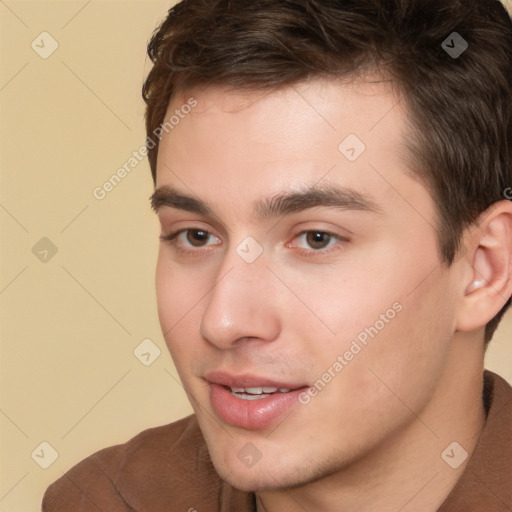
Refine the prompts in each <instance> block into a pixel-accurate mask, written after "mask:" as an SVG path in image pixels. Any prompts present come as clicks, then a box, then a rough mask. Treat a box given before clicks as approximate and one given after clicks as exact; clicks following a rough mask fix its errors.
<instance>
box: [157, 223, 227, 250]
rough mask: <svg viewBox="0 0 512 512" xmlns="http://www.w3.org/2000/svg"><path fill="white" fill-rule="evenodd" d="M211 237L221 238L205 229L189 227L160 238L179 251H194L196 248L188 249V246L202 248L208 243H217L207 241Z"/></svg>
mask: <svg viewBox="0 0 512 512" xmlns="http://www.w3.org/2000/svg"><path fill="white" fill-rule="evenodd" d="M211 238H215V239H216V240H219V239H218V238H217V237H216V236H214V235H212V234H211V233H210V232H209V231H206V230H205V229H197V228H196V229H193V228H187V229H180V230H179V231H175V232H174V233H171V234H169V235H165V236H164V235H162V236H161V237H160V240H164V241H166V242H168V243H169V244H171V245H172V246H174V247H175V248H176V249H177V250H179V251H184V252H192V251H193V250H194V249H192V250H188V249H187V248H201V247H206V246H208V245H216V244H208V243H207V242H208V241H209V240H210V239H211ZM184 247H185V248H184Z"/></svg>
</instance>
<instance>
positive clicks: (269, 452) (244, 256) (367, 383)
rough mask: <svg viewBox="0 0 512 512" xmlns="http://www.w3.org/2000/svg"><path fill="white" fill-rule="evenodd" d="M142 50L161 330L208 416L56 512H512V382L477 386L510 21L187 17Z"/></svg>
mask: <svg viewBox="0 0 512 512" xmlns="http://www.w3.org/2000/svg"><path fill="white" fill-rule="evenodd" d="M149 55H150V57H151V58H152V61H153V68H152V70H151V72H150V74H149V76H148V78H147V81H146V83H145V86H144V98H145V100H146V102H147V116H146V120H147V132H148V137H149V138H148V148H149V161H150V165H151V170H152V173H153V179H154V182H155V192H154V194H153V196H152V198H151V200H152V206H153V208H154V209H155V211H156V212H157V214H158V218H159V221H160V224H161V246H160V253H159V259H158V265H157V274H156V286H157V297H158V308H159V317H160V322H161V327H162V331H163V334H164V337H165V340H166V343H167V345H168V347H169V350H170V352H171V355H172V357H173V360H174V362H175V365H176V368H177V370H178V373H179V375H180V378H181V380H182V382H183V386H184V388H185V390H186V392H187V394H188V396H189V398H190V401H191V404H192V406H193V408H194V412H195V414H194V415H193V416H190V417H188V418H184V419H182V420H180V421H178V422H175V423H172V424H170V425H166V426H162V427H157V428H154V429H150V430H147V431H145V432H142V433H141V434H139V435H138V436H136V437H135V438H133V439H132V440H130V441H128V442H127V443H126V444H123V445H119V446H115V447H110V448H106V449H104V450H102V451H100V452H98V453H96V454H94V455H92V456H91V457H89V458H87V459H86V460H85V461H82V462H81V463H79V464H78V465H77V466H75V467H74V468H72V469H71V470H70V471H69V472H68V473H66V474H65V475H64V476H63V477H62V478H60V479H59V480H58V481H57V482H56V483H54V484H52V486H50V487H49V489H48V490H47V492H46V494H45V497H44V499H43V510H45V511H47V512H50V511H59V512H64V511H68V510H69V511H92V510H102V511H105V512H107V511H108V512H114V511H115V512H117V511H129V510H130V511H131V510H137V511H145V512H146V511H163V510H169V511H173V512H174V511H181V510H183V511H187V510H188V511H189V512H191V511H197V512H213V511H231V510H232V511H237V512H240V511H242V512H244V511H258V512H263V511H265V512H277V511H279V512H292V511H293V512H294V511H315V512H327V511H336V512H337V511H358V512H369V511H379V512H398V511H404V512H407V511H416V512H417V511H421V512H431V511H432V512H433V511H442V512H448V511H462V510H463V511H465V512H476V511H481V512H484V511H485V512H489V511H496V512H498V511H502V512H503V511H507V510H512V389H511V387H510V386H509V385H508V384H507V383H506V381H505V380H503V379H502V378H501V377H499V376H497V375H495V374H493V373H491V372H485V374H484V370H483V357H484V352H485V347H486V346H487V344H488V342H489V341H490V340H491V338H492V336H493V333H494V331H495V329H496V327H497V326H498V323H499V321H500V319H501V317H502V316H503V314H504V312H505V310H506V309H507V308H508V306H510V302H511V300H510V298H511V296H512V202H511V201H510V199H511V198H512V188H511V185H512V144H511V141H512V22H511V20H510V18H509V16H508V15H507V13H506V10H505V9H504V7H503V6H502V5H501V4H500V3H499V2H498V1H497V0H449V1H447V0H442V1H441V0H358V1H357V2H355V1H351V0H337V1H334V0H325V1H319V0H287V1H283V0H262V1H259V2H249V1H244V0H231V1H224V0H220V1H215V0H185V1H183V2H181V3H180V4H178V5H176V6H175V7H174V8H172V9H171V10H170V12H169V15H168V17H167V19H166V20H165V21H164V22H163V24H162V25H161V27H160V28H159V30H158V31H157V32H156V33H155V35H154V36H153V39H152V41H151V43H150V45H149ZM155 138H156V139H158V142H156V141H155Z"/></svg>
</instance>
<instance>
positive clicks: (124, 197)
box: [0, 0, 512, 512]
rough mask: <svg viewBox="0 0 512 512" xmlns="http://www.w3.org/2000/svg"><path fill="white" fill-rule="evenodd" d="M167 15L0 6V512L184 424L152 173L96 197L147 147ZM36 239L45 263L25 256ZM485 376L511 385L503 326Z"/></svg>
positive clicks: (155, 9) (144, 167)
mask: <svg viewBox="0 0 512 512" xmlns="http://www.w3.org/2000/svg"><path fill="white" fill-rule="evenodd" d="M170 5H171V3H170V2H169V1H131V2H130V1H120V0H119V1H104V0H103V1H102V0H94V1H91V0H89V1H83V2H75V1H61V2H47V1H32V2H28V1H27V2H26V1H13V0H11V1H8V0H5V1H1V0H0V20H1V21H0V23H1V26H0V34H1V63H2V66H1V69H0V108H1V118H0V119H1V124H0V129H1V132H0V141H1V145H2V148H1V157H0V158H1V160H0V165H1V170H2V175H1V185H0V227H1V230H2V241H3V244H2V258H1V276H0V307H1V311H2V318H1V321H2V323H1V326H2V327H1V381H0V393H1V403H0V433H1V445H0V449H1V455H0V461H1V462H0V464H1V467H0V512H36V511H38V510H39V509H40V500H41V497H42V494H43V492H44V490H45V488H46V487H47V486H48V485H49V484H50V483H51V482H52V481H54V480H55V479H57V478H58V477H59V476H61V475H62V474H63V472H64V471H65V470H67V469H69V468H70V467H71V466H72V465H73V464H75V463H76V462H78V461H79V460H81V459H82V458H84V457H85V456H87V455H89V454H90V453H92V452H94V451H96V450H98V449H100V448H103V447H105V446H108V445H112V444H117V443H119V442H123V441H125V440H127V439H128V438H130V437H132V436H133V435H135V434H136V433H138V432H139V431H141V430H143V429H145V428H148V427H150V426H156V425H161V424H164V423H169V422H171V421H173V420H175V419H178V418H180V417H183V416H185V415H187V414H189V413H190V412H191V408H190V406H189V404H188V402H187V400H186V397H185V395H184V393H183V390H182V388H181V386H180V384H179V382H178V380H177V377H176V372H175V369H174V367H173V365H172V362H171V360H170V356H169V355H168V353H167V351H166V348H165V344H164V342H163V339H162V336H161V333H160V328H159V325H158V318H157V315H156V303H155V297H154V265H155V259H156V253H157V247H158V241H157V238H158V227H157V223H156V219H155V218H154V216H153V214H152V212H151V210H150V208H149V201H148V197H149V195H150V194H151V192H152V183H151V179H150V173H149V166H148V164H147V161H146V160H144V161H142V162H141V163H139V164H138V165H137V166H136V167H135V168H134V169H133V170H132V172H131V173H130V174H129V175H128V176H127V177H126V178H125V179H124V180H123V181H122V182H121V183H120V184H118V185H117V187H116V188H115V189H114V190H112V191H111V192H109V193H108V194H107V195H106V197H105V198H104V199H103V200H98V199H95V198H94V197H93V193H92V192H93V189H94V188H95V187H98V186H101V185H102V184H103V183H104V182H105V181H106V180H107V179H108V178H109V177H110V176H111V175H112V174H113V173H115V172H116V170H117V169H118V168H119V167H121V166H122V165H123V164H124V163H125V162H127V161H128V159H129V158H130V157H131V156H132V153H133V152H134V151H136V150H137V149H138V148H139V147H140V146H141V144H142V143H143V142H144V139H145V133H144V128H143V113H144V105H143V102H142V100H141V97H140V88H141V85H142V81H143V77H144V76H145V73H146V71H147V69H148V66H147V63H146V59H145V46H146V43H147V41H148V39H149V37H150V35H151V32H152V30H153V29H154V27H155V26H156V24H157V22H158V21H159V20H160V19H161V18H162V17H163V16H164V15H165V14H166V12H167V9H168V8H169V7H170ZM43 31H46V32H48V33H49V34H51V36H52V37H53V38H54V39H55V40H56V41H57V43H58V48H57V50H56V51H55V52H54V53H53V54H52V55H50V56H49V57H48V58H46V59H43V58H41V57H40V56H39V54H38V53H36V51H34V50H33V49H32V47H31V43H32V41H34V40H35V43H34V44H38V45H39V46H36V48H37V49H38V51H39V52H44V51H48V49H50V48H51V41H50V39H48V36H39V35H40V34H41V33H42V32H43ZM41 39H43V42H41ZM43 237H47V238H49V239H50V240H51V242H52V243H53V244H54V245H55V246H56V248H57V252H56V254H55V255H53V256H52V254H51V252H50V253H48V254H47V255H45V253H44V250H45V248H46V249H47V248H48V247H47V246H44V245H43V246H42V247H39V249H38V250H36V251H35V252H36V253H38V254H34V253H33V252H32V248H33V247H34V246H35V245H36V243H37V242H38V241H39V240H40V239H41V238H43ZM43 244H44V242H43ZM45 257H46V260H47V261H41V260H40V258H43V259H44V258H45ZM145 339H150V340H152V343H153V344H154V345H151V343H150V344H149V345H148V346H149V347H153V348H149V353H150V356H143V357H142V359H143V360H144V358H146V359H147V358H148V357H150V358H152V357H154V355H155V351H156V350H157V349H156V348H155V347H158V348H159V349H160V350H161V355H160V357H158V358H157V359H156V360H155V361H154V362H152V364H150V365H149V366H145V365H144V364H142V362H141V361H140V360H139V359H137V358H136V357H135V355H134V353H133V351H134V349H135V348H136V347H137V346H138V345H139V344H140V343H141V342H142V341H143V340H145ZM146 343H149V342H146ZM141 352H143V353H147V352H148V349H147V348H146V345H144V349H143V350H141ZM487 367H489V368H491V369H493V370H495V371H497V372H498V373H500V374H502V375H503V376H504V377H506V378H507V379H508V380H509V381H511V382H512V314H509V315H508V316H507V318H506V322H505V323H504V324H503V325H502V327H501V328H500V331H499V334H498V335H497V336H496V340H495V341H494V342H493V344H492V346H491V348H490V350H489V352H488V357H487ZM42 442H47V443H49V444H50V445H51V446H52V447H53V449H55V450H56V451H57V452H58V457H57V459H56V460H55V461H54V462H53V463H52V464H51V465H50V466H49V467H48V468H47V469H43V468H42V467H40V464H42V465H45V464H48V463H49V462H50V461H51V449H50V448H48V446H46V445H43V446H42V447H41V446H40V445H41V443H42Z"/></svg>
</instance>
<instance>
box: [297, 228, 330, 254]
mask: <svg viewBox="0 0 512 512" xmlns="http://www.w3.org/2000/svg"><path fill="white" fill-rule="evenodd" d="M297 238H298V239H301V238H302V239H303V240H304V241H305V242H306V244H308V245H309V247H310V248H311V249H315V250H316V249H325V248H326V247H330V242H334V241H336V240H335V237H334V235H332V234H331V233H327V232H325V231H304V232H303V233H301V234H300V235H299V236H298V237H297ZM331 245H332V244H331ZM303 248H304V249H307V248H308V247H303Z"/></svg>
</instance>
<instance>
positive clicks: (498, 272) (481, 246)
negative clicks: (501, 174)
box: [456, 201, 512, 331]
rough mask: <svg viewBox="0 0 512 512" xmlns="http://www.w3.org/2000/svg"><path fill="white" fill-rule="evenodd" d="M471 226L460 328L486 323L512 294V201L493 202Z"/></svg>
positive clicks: (467, 247) (475, 327) (480, 325)
mask: <svg viewBox="0 0 512 512" xmlns="http://www.w3.org/2000/svg"><path fill="white" fill-rule="evenodd" d="M468 230H469V231H470V233H469V235H468V242H467V243H466V249H467V252H466V255H465V257H464V262H465V263H466V264H467V271H466V272H464V275H465V282H464V283H463V287H462V293H463V296H462V297H461V301H460V307H459V309H458V314H457V324H456V327H457V330H459V331H473V330H475V329H479V328H481V327H485V325H487V323H488V322H489V321H490V320H492V319H493V318H494V317H495V316H496V315H497V314H498V313H499V312H500V310H501V309H502V308H503V306H504V305H505V304H506V302H507V301H508V299H509V298H510V296H511V295H512V202H511V201H499V202H497V203H494V204H493V205H491V206H490V207H489V208H488V209H487V210H486V211H485V212H483V213H482V215H481V216H480V218H479V221H478V222H477V223H475V224H473V225H472V226H471V227H470V228H468Z"/></svg>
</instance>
